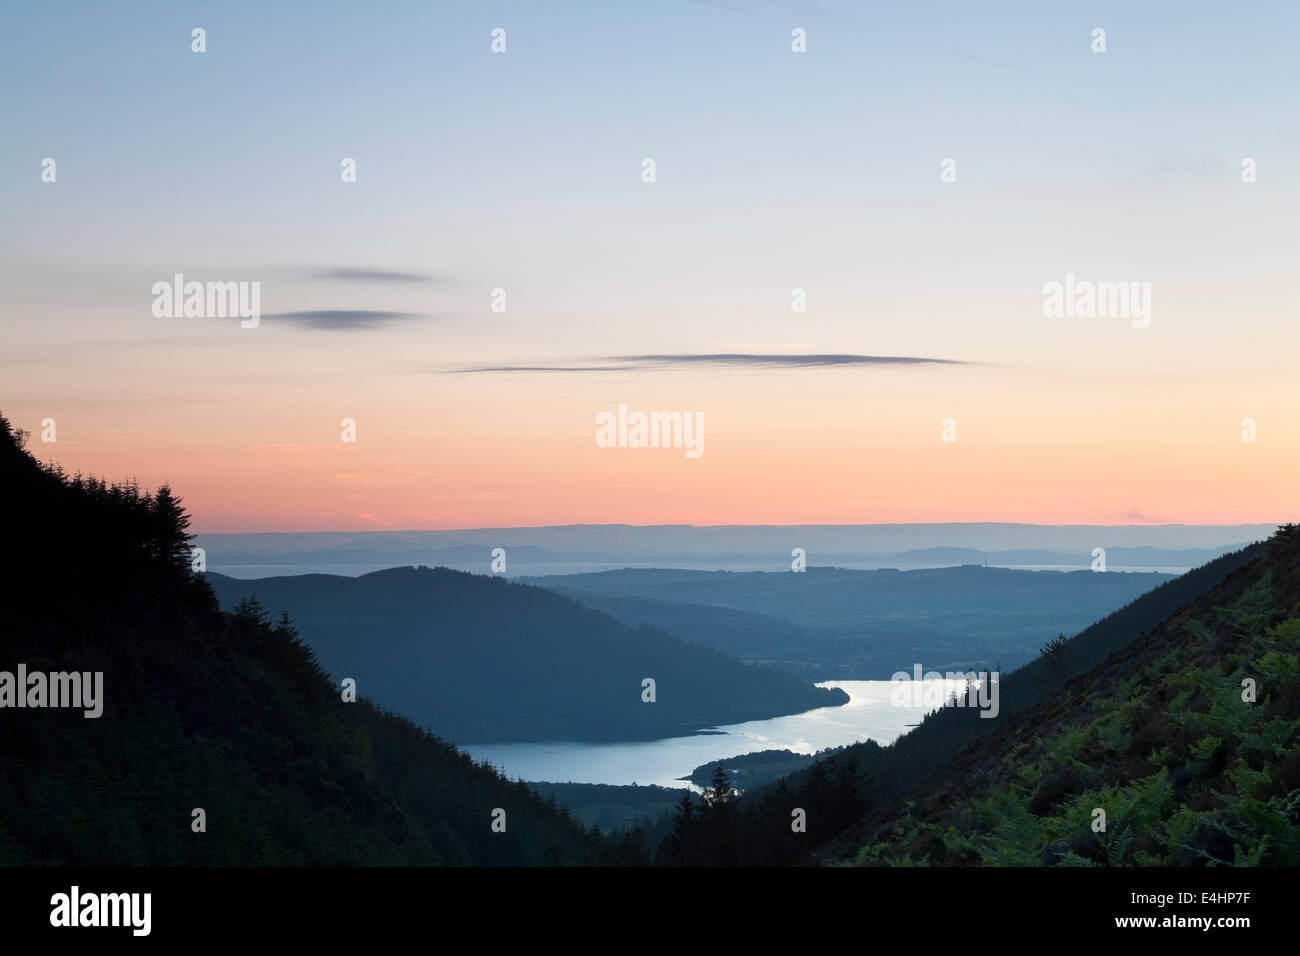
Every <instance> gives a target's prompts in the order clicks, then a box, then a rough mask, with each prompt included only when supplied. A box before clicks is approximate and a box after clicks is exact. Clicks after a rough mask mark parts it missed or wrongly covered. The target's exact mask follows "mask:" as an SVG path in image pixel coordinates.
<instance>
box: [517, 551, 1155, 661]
mask: <svg viewBox="0 0 1300 956" xmlns="http://www.w3.org/2000/svg"><path fill="white" fill-rule="evenodd" d="M525 580H527V581H529V582H530V583H533V584H536V585H538V586H539V587H545V588H550V589H553V590H557V591H561V592H563V593H568V594H571V595H573V596H574V597H577V598H578V599H579V600H581V601H583V602H584V603H587V604H589V605H591V606H592V607H597V608H599V609H601V610H604V611H606V612H607V613H610V614H613V615H615V616H616V617H618V618H619V619H620V620H622V621H624V622H625V623H641V622H644V623H649V624H654V625H657V626H660V627H667V628H668V629H669V630H671V631H672V632H673V633H675V634H679V635H681V636H682V637H684V638H686V639H687V640H691V641H698V642H700V643H706V644H710V645H712V646H723V647H726V648H727V649H728V650H732V651H734V652H735V653H739V654H741V655H742V656H744V657H745V658H746V659H748V660H764V661H773V662H778V663H780V664H782V665H783V666H786V667H789V668H794V669H799V670H800V672H801V673H806V674H811V675H814V676H816V677H818V678H819V679H830V678H835V677H838V678H859V679H880V680H888V679H889V677H890V675H892V674H893V673H894V672H895V671H897V670H899V669H900V668H902V669H909V668H910V667H911V666H912V664H913V663H915V662H918V661H919V662H921V663H922V664H923V665H924V666H925V667H926V668H927V669H936V670H951V669H954V668H956V667H958V666H964V665H966V664H969V663H971V662H979V666H981V667H985V668H987V667H992V666H993V665H994V664H995V663H1000V664H1001V665H1002V666H1003V668H1012V667H1016V666H1018V665H1020V664H1022V663H1025V662H1027V661H1029V660H1031V659H1032V658H1033V657H1034V656H1035V655H1036V654H1037V653H1038V649H1039V648H1040V647H1041V646H1042V645H1043V643H1044V642H1045V641H1048V640H1051V639H1052V638H1054V637H1056V636H1057V635H1058V634H1060V633H1066V634H1071V633H1074V632H1077V631H1080V630H1082V629H1083V628H1085V627H1087V626H1089V625H1090V624H1092V623H1093V622H1094V621H1096V620H1097V619H1099V618H1101V617H1103V616H1104V615H1106V614H1108V613H1110V612H1111V611H1113V610H1115V609H1116V608H1119V607H1122V606H1124V605H1125V604H1127V603H1128V602H1129V601H1132V600H1133V599H1134V598H1136V597H1138V596H1139V595H1141V594H1144V593H1146V592H1147V591H1150V590H1151V589H1152V588H1155V587H1157V586H1158V585H1160V584H1162V583H1164V582H1166V581H1169V580H1171V576H1170V575H1166V574H1156V573H1149V572H1140V573H1139V572H1107V573H1104V574H1100V573H1095V572H1092V571H1072V572H1060V571H1019V570H1012V569H1010V568H992V567H990V568H985V567H980V566H975V565H966V566H962V567H948V568H928V569H924V570H916V571H897V570H878V571H855V570H847V569H843V568H821V567H816V568H808V570H807V571H806V572H804V573H802V574H794V573H791V572H789V571H784V572H776V571H768V572H764V571H747V572H734V571H716V572H713V571H682V570H663V569H623V570H619V571H607V572H596V573H591V574H575V575H548V576H546V577H540V578H528V579H525ZM710 607H711V608H712V609H713V610H711V611H710V610H707V609H706V608H710ZM734 615H760V616H761V617H760V618H759V619H758V620H757V621H755V620H754V619H752V618H750V619H748V620H746V619H743V618H741V619H736V618H735V617H734ZM781 624H785V625H787V627H786V629H785V631H784V632H782V630H781V629H780V625H781Z"/></svg>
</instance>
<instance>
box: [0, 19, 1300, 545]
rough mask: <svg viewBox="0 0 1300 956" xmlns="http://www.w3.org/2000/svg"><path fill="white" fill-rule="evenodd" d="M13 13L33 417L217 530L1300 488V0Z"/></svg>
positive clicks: (10, 36) (0, 301) (934, 506)
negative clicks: (349, 176) (657, 434)
mask: <svg viewBox="0 0 1300 956" xmlns="http://www.w3.org/2000/svg"><path fill="white" fill-rule="evenodd" d="M4 20H5V28H4V30H3V32H2V34H0V130H3V133H2V134H0V225H2V226H3V228H0V343H2V347H0V412H3V413H4V414H5V415H6V416H7V417H8V418H9V419H10V420H11V421H12V422H13V423H14V424H15V425H17V426H18V427H21V428H24V429H26V430H28V431H30V432H31V439H30V440H29V446H30V447H31V449H32V451H33V452H34V453H35V454H36V455H37V457H38V458H40V459H41V460H42V461H49V462H58V463H60V464H62V465H63V466H64V467H65V468H67V469H69V470H71V471H82V472H88V473H94V474H98V475H102V476H104V477H107V478H109V479H114V480H116V479H123V478H135V479H137V480H138V481H139V482H140V483H141V484H144V485H147V486H150V487H155V486H157V485H158V484H160V483H162V482H164V481H165V482H170V483H171V485H172V486H173V488H174V489H175V490H176V492H177V493H178V494H179V495H180V496H181V497H182V498H183V499H184V501H185V504H186V506H187V507H188V508H189V509H190V511H191V513H192V514H193V516H194V528H195V529H196V530H198V531H206V532H221V531H272V530H282V531H307V530H363V529H364V530H374V529H383V528H404V529H415V528H423V529H449V528H473V527H493V526H529V525H550V524H569V523H605V522H619V523H628V524H658V523H682V524H686V523H689V524H750V523H763V524H800V523H826V524H836V523H844V524H850V523H880V522H909V521H925V522H932V521H933V522H941V521H1024V522H1037V523H1045V524H1069V523H1089V524H1134V523H1136V524H1159V523H1166V522H1184V523H1193V524H1196V523H1206V524H1228V523H1246V522H1272V521H1288V520H1295V518H1296V498H1295V489H1296V488H1297V487H1300V481H1298V479H1300V401H1297V399H1300V394H1298V392H1300V384H1298V383H1300V376H1297V375H1296V373H1295V364H1296V354H1297V349H1296V345H1297V344H1298V342H1300V333H1298V332H1297V319H1298V318H1300V315H1298V311H1300V310H1298V309H1297V305H1298V300H1297V292H1296V289H1295V284H1294V276H1295V274H1296V267H1295V263H1296V259H1297V253H1298V252H1300V248H1298V247H1300V239H1298V238H1297V236H1298V235H1300V234H1298V233H1297V230H1296V227H1295V223H1296V221H1297V211H1298V210H1300V182H1298V177H1297V171H1298V170H1300V144H1298V142H1297V133H1296V128H1295V122H1294V120H1295V117H1296V115H1297V114H1298V113H1300V109H1297V107H1300V103H1298V102H1297V100H1298V96H1297V92H1298V91H1300V76H1298V73H1300V66H1297V63H1298V62H1300V61H1297V58H1296V55H1295V42H1294V38H1295V36H1296V30H1297V27H1298V26H1300V7H1297V6H1296V5H1295V4H1291V3H1251V4H1245V5H1227V4H1221V3H1213V4H1212V3H1205V2H1188V3H1087V4H1084V3H1068V4H1042V3H997V4H980V5H975V4H970V3H968V2H954V3H924V2H914V3H897V4H876V3H872V4H866V3H847V2H836V3H831V2H799V3H795V2H778V0H768V2H757V0H753V2H751V0H728V2H726V3H722V2H716V3H706V2H688V0H657V2H641V3H631V2H626V3H624V2H618V3H609V4H599V5H598V4H592V3H558V2H557V3H541V2H534V3H470V2H464V3H429V2H424V3H409V4H407V3H386V4H382V5H367V4H341V3H312V4H295V3H277V4H274V5H269V4H255V3H221V4H187V3H158V4H150V3H126V4H116V5H112V6H102V5H98V4H90V3H85V4H73V3H45V4H28V5H24V6H22V7H20V8H19V7H15V8H13V9H7V10H6V12H5V14H4ZM195 28H202V29H203V30H204V31H205V34H204V40H205V50H204V52H201V53H199V52H195V51H194V50H193V49H192V45H193V43H194V40H193V34H192V31H193V30H194V29H195ZM1097 28H1101V29H1103V30H1105V47H1106V48H1105V52H1094V49H1093V48H1094V46H1096V44H1097V40H1096V39H1095V38H1094V31H1095V30H1096V29H1097ZM497 29H500V30H504V31H505V32H504V39H505V50H504V52H494V51H493V49H492V46H493V31H494V30H497ZM795 30H802V31H803V36H804V38H805V42H806V50H805V52H795V51H794V50H793V49H792V43H794V40H793V39H792V31H795ZM47 159H53V160H54V161H55V165H54V172H55V176H54V181H52V182H48V181H43V175H45V169H46V164H45V160H47ZM647 159H652V160H653V161H654V177H653V181H646V172H645V164H644V161H645V160H647ZM346 160H352V161H354V162H355V170H356V175H355V181H354V182H344V181H343V179H344V177H343V166H344V163H345V161H346ZM946 160H952V161H953V162H952V163H948V164H945V161H946ZM1246 160H1251V161H1252V162H1253V168H1254V181H1251V182H1247V181H1243V162H1244V161H1246ZM954 171H955V177H954V176H953V175H952V173H953V172H954ZM945 173H947V175H946V176H945ZM946 179H947V180H950V181H945V180H946ZM178 273H179V274H181V275H183V276H184V278H185V280H186V281H197V282H201V283H206V282H246V283H250V284H251V283H254V282H256V283H258V284H259V285H258V288H259V294H260V317H259V321H258V323H257V325H256V326H255V327H247V328H245V327H242V326H241V322H240V321H239V319H238V318H228V317H221V316H214V315H203V316H188V317H187V316H184V315H170V316H169V315H162V316H159V315H157V314H155V313H156V311H157V310H156V309H155V307H154V306H155V298H156V293H155V292H154V287H155V283H159V282H162V283H171V282H172V279H173V276H174V275H176V274H178ZM1067 275H1070V276H1074V277H1075V280H1076V281H1081V282H1124V283H1128V282H1134V283H1137V284H1138V286H1137V288H1149V290H1150V292H1149V296H1150V297H1149V305H1150V308H1149V312H1148V313H1147V314H1146V315H1145V317H1141V316H1129V315H1126V314H1125V315H1118V316H1116V315H1106V316H1094V317H1088V316H1086V315H1067V316H1056V317H1049V316H1047V315H1045V314H1044V311H1045V309H1044V302H1045V298H1046V296H1045V288H1046V287H1047V284H1049V283H1052V282H1060V283H1064V282H1065V281H1066V276H1067ZM1146 283H1149V286H1144V285H1143V284H1146ZM796 289H798V290H803V298H804V301H805V305H806V308H805V310H804V311H796V310H795V308H794V307H793V304H794V303H795V293H794V290H796ZM494 290H503V291H504V295H502V294H501V293H498V292H494ZM503 302H504V311H500V310H499V309H500V307H501V305H502V303H503ZM494 305H495V306H496V307H497V309H498V310H494ZM646 356H651V357H653V358H646ZM898 358H907V359H913V360H915V361H907V362H900V361H894V359H898ZM881 359H890V361H881ZM620 404H622V405H626V406H627V407H628V409H629V410H631V411H644V412H647V413H650V412H682V413H684V414H686V413H689V414H690V415H692V416H696V419H695V420H696V421H701V422H702V432H701V434H702V439H703V441H702V445H701V449H702V453H701V454H700V455H698V456H697V457H689V456H687V455H686V454H685V453H684V450H683V449H682V448H639V447H601V446H600V445H599V444H598V443H597V441H596V435H597V417H598V416H599V415H600V414H601V413H602V412H611V413H615V414H617V410H618V408H619V406H620ZM46 419H52V420H53V422H54V434H53V435H49V436H48V437H52V438H53V439H54V440H53V441H45V440H42V439H43V436H46V435H48V428H47V427H46V426H45V425H43V422H45V420H46ZM345 419H348V420H351V421H352V422H354V423H355V428H354V436H355V441H345V440H344V438H345V437H346V436H345V428H344V424H343V423H344V420H345ZM1246 419H1249V420H1250V422H1251V423H1252V425H1253V435H1252V436H1251V437H1253V438H1254V440H1253V441H1245V440H1243V434H1244V432H1245V431H1246V428H1245V427H1244V425H1243V422H1244V420H1246ZM945 439H948V440H945Z"/></svg>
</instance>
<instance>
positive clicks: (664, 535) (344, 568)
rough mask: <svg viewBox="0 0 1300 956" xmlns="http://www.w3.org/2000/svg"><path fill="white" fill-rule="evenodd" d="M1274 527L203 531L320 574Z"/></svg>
mask: <svg viewBox="0 0 1300 956" xmlns="http://www.w3.org/2000/svg"><path fill="white" fill-rule="evenodd" d="M1273 527H1274V526H1273V525H1223V526H1210V525H1207V526H1197V525H1151V526H1147V525H1132V526H1087V525H1077V526H1055V525H1021V524H996V523H977V524H960V523H958V524H914V525H845V526H836V525H797V526H790V527H775V526H754V527H743V526H738V527H691V526H673V525H665V526H647V527H634V526H628V525H574V526H566V527H545V528H487V529H473V530H465V531H374V532H332V531H331V532H310V533H307V532H302V533H299V532H287V533H267V534H204V535H200V536H199V539H198V542H197V543H198V544H199V545H200V546H201V547H203V548H205V549H206V551H207V556H208V568H209V569H210V570H214V571H220V572H221V573H224V574H230V575H232V576H234V577H245V578H246V577H267V576H273V575H275V574H288V573H292V574H301V573H309V572H313V571H314V572H325V573H332V574H347V575H357V574H362V573H365V572H367V571H374V570H380V569H382V568H389V567H395V566H400V565H418V564H426V565H437V566H444V567H450V568H454V569H457V570H462V571H471V572H475V573H488V572H489V571H490V570H492V568H491V561H492V551H493V549H495V548H502V549H504V551H505V558H506V573H507V574H508V575H509V576H518V575H542V574H571V573H578V572H583V571H600V570H608V569H610V568H622V567H640V568H645V567H661V568H662V567H669V568H684V569H698V570H753V571H781V570H785V569H787V568H788V567H789V565H790V552H791V551H792V550H793V549H794V548H803V549H804V551H805V552H806V554H807V557H808V562H809V563H810V564H815V565H820V566H838V567H846V568H859V569H871V568H882V567H899V568H913V567H941V566H950V565H958V564H984V563H986V562H987V563H988V564H990V565H993V566H1002V567H1009V566H1017V567H1019V566H1029V567H1050V568H1088V567H1090V566H1091V564H1092V560H1093V558H1092V552H1093V549H1094V548H1104V549H1106V552H1107V555H1106V557H1107V565H1108V567H1110V568H1114V569H1124V568H1153V569H1163V570H1171V571H1174V572H1179V571H1182V570H1186V569H1187V568H1190V567H1194V566H1198V565H1200V564H1204V563H1205V562H1206V561H1209V560H1212V559H1213V558H1215V557H1217V556H1218V555H1220V554H1222V553H1224V552H1226V551H1230V550H1233V549H1235V548H1237V547H1240V546H1241V545H1242V544H1244V543H1247V542H1250V541H1257V540H1261V539H1263V538H1266V537H1267V536H1268V535H1269V534H1270V533H1271V532H1272V530H1273Z"/></svg>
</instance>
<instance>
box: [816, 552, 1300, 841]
mask: <svg viewBox="0 0 1300 956" xmlns="http://www.w3.org/2000/svg"><path fill="white" fill-rule="evenodd" d="M1080 650H1081V651H1085V652H1087V653H1091V654H1092V656H1096V654H1097V653H1099V652H1100V650H1101V648H1093V649H1091V650H1090V651H1088V650H1087V649H1086V648H1083V647H1081V648H1080ZM1298 652H1300V528H1297V527H1296V526H1288V527H1284V528H1282V529H1280V530H1279V531H1278V533H1277V534H1276V535H1275V536H1274V537H1273V538H1272V539H1271V540H1270V541H1269V542H1268V544H1267V548H1266V549H1265V550H1264V551H1263V553H1262V554H1259V555H1258V556H1257V557H1255V558H1254V560H1252V561H1251V562H1250V563H1248V564H1247V565H1245V566H1244V567H1241V568H1239V569H1237V570H1236V571H1235V572H1233V573H1231V574H1230V575H1228V576H1227V577H1226V579H1224V580H1223V581H1222V582H1221V583H1219V584H1218V585H1217V586H1215V587H1213V588H1212V589H1210V590H1209V591H1208V592H1207V593H1204V594H1203V595H1201V596H1200V597H1197V598H1196V599H1194V600H1192V601H1191V602H1190V603H1189V604H1187V605H1186V606H1185V607H1184V608H1182V609H1181V610H1179V611H1178V612H1177V613H1175V614H1173V615H1171V616H1169V617H1168V618H1166V619H1165V620H1163V621H1161V622H1160V623H1159V624H1158V625H1157V626H1155V627H1154V628H1153V629H1151V630H1150V631H1149V632H1147V633H1145V634H1143V635H1142V636H1141V637H1139V638H1138V639H1137V640H1134V641H1131V642H1129V643H1127V644H1126V645H1125V646H1123V647H1121V648H1119V649H1118V650H1116V651H1115V652H1114V653H1112V654H1110V655H1109V656H1107V657H1106V658H1105V659H1104V660H1103V661H1102V662H1101V663H1100V664H1099V665H1098V666H1095V667H1093V668H1092V669H1091V670H1088V671H1087V672H1086V673H1083V674H1081V675H1079V676H1076V677H1074V678H1073V679H1071V680H1069V681H1067V682H1064V685H1063V686H1062V687H1058V688H1056V689H1055V690H1054V691H1053V692H1052V693H1050V694H1047V695H1044V696H1043V698H1042V699H1041V700H1040V701H1039V702H1038V703H1036V704H1035V705H1034V706H1033V707H1032V708H1030V709H1028V710H1024V711H1022V712H1020V713H1019V714H1017V715H1014V716H1010V719H1008V720H1006V721H1005V722H1004V721H997V722H996V723H998V724H999V727H998V728H997V730H995V731H994V732H992V733H990V734H988V735H987V736H985V737H984V738H983V739H981V740H978V741H977V742H975V743H973V744H972V745H971V746H969V747H967V748H966V749H964V750H963V751H962V752H961V753H960V754H958V755H957V756H956V758H955V759H954V760H953V761H952V762H951V763H949V764H948V766H946V767H944V768H943V769H942V770H941V771H940V772H937V773H935V774H933V775H932V776H930V777H929V778H928V779H926V780H925V781H924V782H923V783H922V784H921V785H920V786H918V787H917V788H916V789H915V790H913V791H912V792H911V793H910V794H909V795H908V799H907V802H906V803H905V804H904V803H894V804H892V805H890V806H888V807H886V808H884V809H882V810H880V811H878V812H877V813H876V814H874V815H872V816H870V817H868V818H867V819H866V820H865V821H864V822H863V823H862V824H861V825H859V826H857V827H854V828H853V829H852V830H851V831H849V832H848V833H847V834H845V835H843V836H841V837H840V838H839V839H837V840H836V841H834V843H833V844H832V845H831V846H830V847H829V848H828V853H829V855H830V856H831V857H835V856H845V855H849V856H851V857H852V859H854V860H855V861H856V862H858V863H863V864H876V863H895V864H896V863H911V864H917V863H929V864H943V865H954V864H956V865H962V864H970V865H978V864H990V863H991V864H1014V865H1061V866H1071V865H1074V866H1079V865H1111V866H1116V865H1128V864H1135V865H1145V866H1161V865H1163V866H1184V865H1192V866H1199V865H1207V864H1237V865H1241V864H1249V865H1291V866H1294V865H1297V864H1298V863H1300V654H1298ZM1247 680H1250V681H1253V682H1254V684H1255V699H1254V700H1253V701H1250V700H1245V699H1243V698H1244V696H1245V691H1244V690H1243V682H1244V681H1247ZM1098 809H1100V810H1103V811H1104V812H1105V823H1106V826H1105V830H1104V832H1094V829H1093V827H1092V823H1093V820H1094V819H1095V815H1094V812H1095V811H1096V810H1098Z"/></svg>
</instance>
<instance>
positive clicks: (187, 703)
mask: <svg viewBox="0 0 1300 956" xmlns="http://www.w3.org/2000/svg"><path fill="white" fill-rule="evenodd" d="M22 439H23V436H22V435H20V434H15V433H14V432H13V431H12V430H11V428H10V426H9V423H8V422H7V421H6V420H4V419H3V418H2V417H0V490H2V491H3V494H4V500H5V501H6V503H7V504H8V505H9V507H8V509H7V513H6V518H5V524H6V531H7V534H6V538H5V543H6V546H7V549H8V550H9V551H10V553H11V554H13V555H16V556H18V557H19V558H20V560H18V561H16V562H13V563H12V565H11V567H10V568H9V570H8V571H7V572H6V574H5V575H4V576H3V578H0V581H3V583H2V584H0V600H2V601H3V606H4V608H5V627H4V628H3V630H0V671H3V672H7V673H9V674H14V673H16V671H17V669H18V666H19V665H25V667H26V669H27V671H28V672H29V674H30V673H31V672H36V671H40V672H62V671H77V672H86V673H90V674H94V673H95V672H101V673H102V675H103V676H102V693H101V695H100V698H99V704H100V706H101V707H102V713H101V714H100V716H98V717H92V718H87V717H85V716H84V711H83V709H80V708H57V709H56V708H53V707H44V708H41V707H31V706H29V707H25V708H23V709H16V708H14V707H13V706H12V701H9V700H6V698H5V696H4V692H3V691H0V701H5V702H6V704H7V706H4V707H3V708H2V709H0V767H3V773H0V865H6V866H53V865H76V866H122V865H130V866H135V865H141V866H143V865H198V866H209V865H242V866H247V865H259V866H261V865H267V866H277V865H304V864H321V865H351V864H406V865H434V864H478V865H490V864H541V863H559V862H570V863H597V862H602V861H606V862H609V861H612V860H614V859H615V855H616V850H615V848H613V847H612V846H611V845H609V844H607V843H606V842H605V841H604V840H603V839H601V838H600V837H599V836H598V835H597V834H595V833H594V832H589V831H587V830H585V829H584V828H583V827H581V826H580V825H578V824H577V823H576V822H575V821H573V820H572V819H570V817H569V816H568V814H567V812H564V811H558V810H557V809H556V808H555V805H554V804H553V803H551V802H548V801H546V800H544V799H543V798H541V797H539V796H538V795H537V794H535V793H534V792H533V791H531V790H530V789H528V788H527V787H526V786H524V785H522V784H519V783H511V782H508V781H506V780H505V779H503V778H502V777H500V776H499V775H498V774H496V773H495V772H493V771H491V770H490V769H487V768H484V767H480V766H477V765H475V764H474V763H473V761H471V760H470V758H469V757H467V756H466V755H464V754H462V753H459V752H458V751H456V750H455V749H453V748H452V747H450V746H449V745H447V744H446V743H444V742H442V741H440V740H438V739H436V738H434V737H432V736H430V735H429V734H427V733H425V732H423V731H421V730H419V729H418V728H416V727H415V726H414V725H413V724H412V723H410V722H409V721H407V720H405V719H402V718H399V717H395V716H393V715H391V714H387V713H384V712H382V711H380V710H378V709H377V708H376V707H374V706H372V705H371V704H370V703H368V702H366V701H365V700H360V701H357V702H354V703H345V702H343V701H342V699H341V696H340V693H339V690H338V687H337V686H336V685H333V684H332V683H331V682H330V681H329V680H328V679H327V678H326V677H325V675H324V673H323V672H322V671H321V669H320V668H319V666H318V665H317V664H316V662H315V660H314V658H313V656H312V654H311V652H310V650H309V649H308V648H306V647H305V646H304V645H303V644H302V642H301V641H300V640H299V639H298V638H297V637H296V635H295V633H294V629H293V626H292V624H290V623H288V622H281V623H280V624H278V625H275V626H273V625H271V624H270V623H269V622H268V621H267V620H266V619H265V617H264V615H262V614H261V613H260V612H259V611H258V609H257V608H255V607H252V606H249V605H245V606H244V607H242V608H240V609H239V611H238V613H235V614H225V613H222V612H221V611H220V610H219V609H218V606H217V601H216V598H215V596H214V595H213V594H212V592H211V590H210V589H209V588H208V586H207V585H206V584H205V583H204V582H203V581H202V580H201V579H199V578H197V577H195V576H194V575H193V574H192V573H191V572H190V568H189V564H190V552H189V544H188V535H187V534H186V531H185V528H186V525H187V523H188V519H187V517H186V516H185V514H184V511H183V510H182V509H181V507H180V502H179V500H178V499H176V498H175V497H173V496H172V495H171V493H170V491H169V490H168V489H166V488H163V489H160V490H159V491H158V493H156V494H152V495H151V494H148V493H145V492H142V491H140V490H139V489H138V488H136V487H134V486H133V485H118V486H110V485H106V484H104V483H103V482H100V481H98V480H95V479H84V478H81V477H75V478H74V477H69V476H67V475H65V474H63V473H62V472H61V471H60V470H58V469H57V468H44V467H42V466H40V465H39V464H38V463H37V462H35V461H34V460H33V459H32V458H31V457H30V456H29V455H28V454H27V453H26V452H25V451H24V449H23V447H22ZM0 681H3V678H2V677H0ZM35 686H37V685H35V684H33V687H35ZM10 689H12V688H10ZM31 699H32V700H33V701H39V700H40V698H39V697H32V698H31ZM196 808H201V809H202V810H203V811H205V813H206V832H195V830H194V829H192V827H193V826H194V825H196V824H195V817H194V815H193V811H194V810H195V809H196ZM496 808H502V809H504V810H505V811H506V830H505V832H496V833H494V832H492V829H491V819H492V813H493V810H494V809H496Z"/></svg>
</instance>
